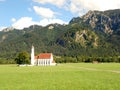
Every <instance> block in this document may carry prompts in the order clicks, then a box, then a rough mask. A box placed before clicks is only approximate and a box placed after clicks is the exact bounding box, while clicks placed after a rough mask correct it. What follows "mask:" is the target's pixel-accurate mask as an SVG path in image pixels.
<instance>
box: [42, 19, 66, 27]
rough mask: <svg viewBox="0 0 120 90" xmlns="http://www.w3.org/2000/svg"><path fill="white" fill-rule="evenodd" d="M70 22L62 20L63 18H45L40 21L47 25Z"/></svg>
mask: <svg viewBox="0 0 120 90" xmlns="http://www.w3.org/2000/svg"><path fill="white" fill-rule="evenodd" d="M55 23H58V24H68V22H65V21H62V20H61V19H43V20H41V21H40V25H42V26H46V25H48V24H55Z"/></svg>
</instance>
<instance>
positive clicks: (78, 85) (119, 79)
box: [0, 63, 120, 90]
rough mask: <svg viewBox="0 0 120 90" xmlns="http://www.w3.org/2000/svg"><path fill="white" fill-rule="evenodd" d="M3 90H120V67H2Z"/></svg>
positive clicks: (69, 65)
mask: <svg viewBox="0 0 120 90" xmlns="http://www.w3.org/2000/svg"><path fill="white" fill-rule="evenodd" d="M0 90H120V64H119V63H109V64H108V63H104V64H90V63H89V64H87V63H75V64H73V63H72V64H58V65H57V66H46V67H39V66H34V67H18V66H16V65H0Z"/></svg>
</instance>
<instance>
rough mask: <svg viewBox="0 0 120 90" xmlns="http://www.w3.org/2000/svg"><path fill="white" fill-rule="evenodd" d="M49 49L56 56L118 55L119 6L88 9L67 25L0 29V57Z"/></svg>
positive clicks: (119, 33)
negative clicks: (33, 49) (101, 9)
mask: <svg viewBox="0 0 120 90" xmlns="http://www.w3.org/2000/svg"><path fill="white" fill-rule="evenodd" d="M32 44H33V45H34V46H35V53H36V54H38V53H40V52H52V53H53V54H54V55H56V56H70V57H79V56H89V57H107V56H120V10H109V11H104V12H101V11H89V12H88V13H87V14H85V15H84V16H82V17H77V18H73V19H72V20H71V21H70V23H69V24H68V25H60V24H50V25H48V26H45V27H42V26H37V25H33V26H30V27H29V28H25V29H23V30H16V29H13V30H8V29H5V30H3V31H1V32H0V57H1V58H14V57H16V55H17V54H18V53H19V52H21V51H28V52H29V53H30V50H31V46H32Z"/></svg>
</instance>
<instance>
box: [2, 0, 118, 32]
mask: <svg viewBox="0 0 120 90" xmlns="http://www.w3.org/2000/svg"><path fill="white" fill-rule="evenodd" d="M109 9H120V0H0V30H2V29H3V28H6V27H13V28H16V29H23V28H25V27H29V26H31V25H35V24H36V25H42V26H46V25H48V24H51V23H59V24H68V23H69V21H70V20H71V19H72V18H73V17H78V16H82V15H84V14H85V13H87V12H88V11H89V10H99V11H104V10H109Z"/></svg>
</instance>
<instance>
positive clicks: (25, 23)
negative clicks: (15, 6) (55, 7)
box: [12, 17, 67, 29]
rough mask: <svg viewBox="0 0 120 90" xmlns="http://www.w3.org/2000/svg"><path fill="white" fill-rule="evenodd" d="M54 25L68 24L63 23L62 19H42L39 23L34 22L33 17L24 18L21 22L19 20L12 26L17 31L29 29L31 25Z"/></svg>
mask: <svg viewBox="0 0 120 90" xmlns="http://www.w3.org/2000/svg"><path fill="white" fill-rule="evenodd" d="M54 23H58V24H67V22H65V21H62V20H60V19H45V18H44V19H42V20H41V21H39V22H36V21H33V20H32V18H31V17H22V18H20V19H19V20H17V21H16V22H14V23H13V24H12V27H13V28H16V29H23V28H27V27H29V26H31V25H41V26H46V25H48V24H54Z"/></svg>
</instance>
